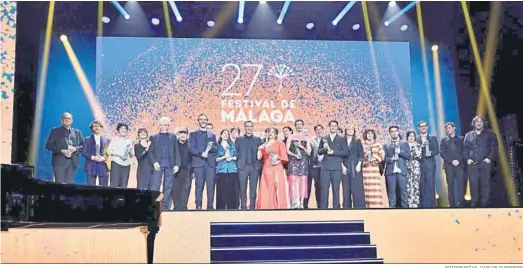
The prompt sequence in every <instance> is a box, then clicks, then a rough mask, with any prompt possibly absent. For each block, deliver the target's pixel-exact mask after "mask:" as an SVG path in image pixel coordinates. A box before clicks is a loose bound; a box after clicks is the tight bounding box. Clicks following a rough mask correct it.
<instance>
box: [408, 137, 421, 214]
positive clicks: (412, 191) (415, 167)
mask: <svg viewBox="0 0 523 268" xmlns="http://www.w3.org/2000/svg"><path fill="white" fill-rule="evenodd" d="M407 143H408V144H409V148H410V160H408V161H407V193H408V194H409V199H408V204H409V208H417V207H419V194H420V191H419V183H420V178H421V167H420V162H419V161H420V160H421V145H420V144H419V143H418V142H417V141H416V132H414V131H409V132H407Z"/></svg>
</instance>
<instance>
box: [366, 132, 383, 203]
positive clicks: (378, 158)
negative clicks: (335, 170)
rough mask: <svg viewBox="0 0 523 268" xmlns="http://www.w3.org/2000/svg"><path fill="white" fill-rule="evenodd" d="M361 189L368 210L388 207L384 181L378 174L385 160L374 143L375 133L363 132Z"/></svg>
mask: <svg viewBox="0 0 523 268" xmlns="http://www.w3.org/2000/svg"><path fill="white" fill-rule="evenodd" d="M363 141H364V142H363V159H364V160H363V187H364V190H365V203H366V205H367V207H368V208H384V207H388V200H387V191H386V187H385V180H384V178H383V177H382V176H381V174H380V163H381V162H382V161H383V159H384V158H385V152H384V151H383V146H382V145H381V144H379V143H378V142H377V141H376V131H374V130H373V129H366V130H365V131H364V132H363Z"/></svg>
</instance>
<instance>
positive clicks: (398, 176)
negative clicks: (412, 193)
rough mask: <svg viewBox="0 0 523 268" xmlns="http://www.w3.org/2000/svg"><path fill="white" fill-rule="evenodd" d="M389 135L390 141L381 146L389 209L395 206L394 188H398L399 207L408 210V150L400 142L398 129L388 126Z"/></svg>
mask: <svg viewBox="0 0 523 268" xmlns="http://www.w3.org/2000/svg"><path fill="white" fill-rule="evenodd" d="M389 134H390V139H391V141H390V142H389V143H387V144H385V145H383V150H384V151H385V163H386V167H385V177H386V181H387V193H388V196H389V207H391V208H395V207H396V205H397V204H396V202H397V199H398V198H397V196H396V189H397V188H396V187H397V186H399V191H400V199H401V207H402V208H408V207H409V203H408V199H409V193H408V192H407V160H410V148H409V145H408V144H407V143H406V142H404V141H402V140H400V138H399V134H400V132H399V127H397V126H390V127H389Z"/></svg>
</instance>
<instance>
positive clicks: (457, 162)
mask: <svg viewBox="0 0 523 268" xmlns="http://www.w3.org/2000/svg"><path fill="white" fill-rule="evenodd" d="M445 129H446V130H447V134H448V136H447V137H444V138H442V139H441V144H440V146H439V152H440V156H441V158H443V169H444V170H445V175H446V177H447V187H448V194H449V203H450V207H454V208H455V207H458V208H459V207H463V204H464V202H465V192H466V190H467V189H466V187H467V179H466V177H465V160H463V137H462V136H458V135H456V125H455V124H454V123H452V122H449V123H447V124H445Z"/></svg>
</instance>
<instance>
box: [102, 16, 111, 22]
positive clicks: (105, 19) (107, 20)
mask: <svg viewBox="0 0 523 268" xmlns="http://www.w3.org/2000/svg"><path fill="white" fill-rule="evenodd" d="M102 22H103V23H109V22H111V19H110V18H109V17H106V16H103V17H102Z"/></svg>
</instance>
